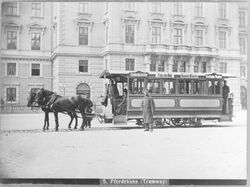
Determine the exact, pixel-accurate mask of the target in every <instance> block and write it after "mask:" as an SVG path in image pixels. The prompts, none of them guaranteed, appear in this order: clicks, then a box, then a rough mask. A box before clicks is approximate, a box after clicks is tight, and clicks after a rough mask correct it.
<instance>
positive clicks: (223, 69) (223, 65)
mask: <svg viewBox="0 0 250 187" xmlns="http://www.w3.org/2000/svg"><path fill="white" fill-rule="evenodd" d="M219 73H227V63H226V62H220V63H219Z"/></svg>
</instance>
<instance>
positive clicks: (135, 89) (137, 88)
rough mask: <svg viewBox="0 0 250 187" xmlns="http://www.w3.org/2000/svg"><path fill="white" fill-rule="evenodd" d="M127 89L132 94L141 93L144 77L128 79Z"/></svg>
mask: <svg viewBox="0 0 250 187" xmlns="http://www.w3.org/2000/svg"><path fill="white" fill-rule="evenodd" d="M129 90H130V93H132V94H142V93H143V90H144V79H142V78H133V79H130V85H129Z"/></svg>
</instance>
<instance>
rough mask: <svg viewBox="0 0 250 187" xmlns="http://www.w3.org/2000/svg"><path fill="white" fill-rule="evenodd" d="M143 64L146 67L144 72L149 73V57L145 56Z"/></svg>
mask: <svg viewBox="0 0 250 187" xmlns="http://www.w3.org/2000/svg"><path fill="white" fill-rule="evenodd" d="M144 62H145V65H146V72H149V71H150V55H145V57H144Z"/></svg>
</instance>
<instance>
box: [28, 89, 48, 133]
mask: <svg viewBox="0 0 250 187" xmlns="http://www.w3.org/2000/svg"><path fill="white" fill-rule="evenodd" d="M35 97H36V92H35V91H32V90H31V91H30V92H29V96H28V98H27V100H28V104H27V106H28V107H33V106H35V107H41V109H42V111H43V112H44V113H45V116H44V125H43V131H45V130H49V113H50V112H53V111H52V110H51V109H50V108H49V107H46V106H45V105H36V103H35Z"/></svg>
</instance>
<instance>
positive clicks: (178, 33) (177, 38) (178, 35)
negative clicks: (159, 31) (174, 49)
mask: <svg viewBox="0 0 250 187" xmlns="http://www.w3.org/2000/svg"><path fill="white" fill-rule="evenodd" d="M174 44H176V45H179V44H182V29H179V28H175V29H174Z"/></svg>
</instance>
